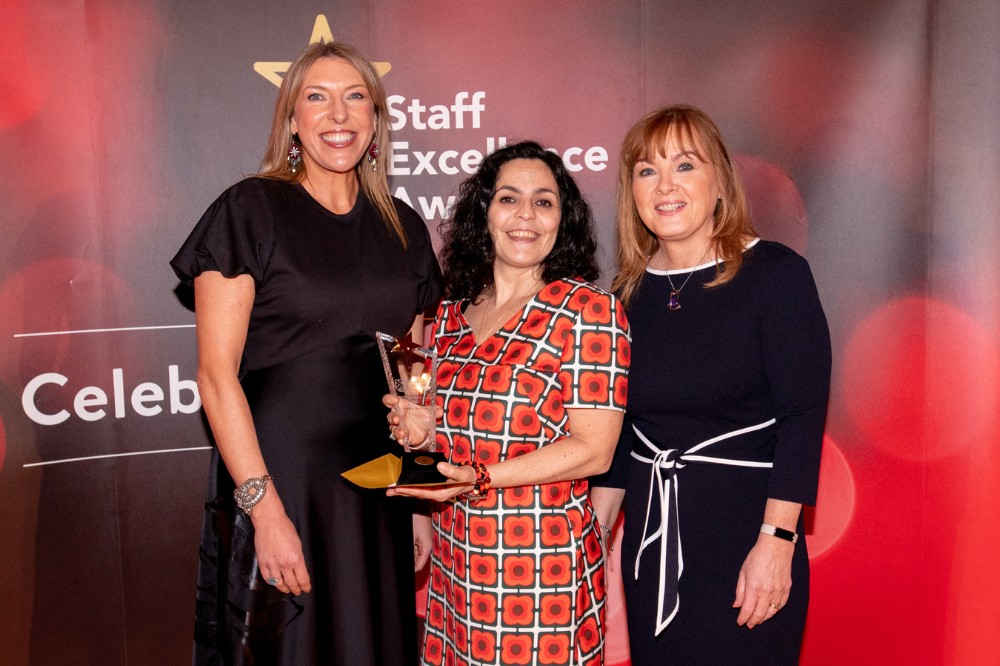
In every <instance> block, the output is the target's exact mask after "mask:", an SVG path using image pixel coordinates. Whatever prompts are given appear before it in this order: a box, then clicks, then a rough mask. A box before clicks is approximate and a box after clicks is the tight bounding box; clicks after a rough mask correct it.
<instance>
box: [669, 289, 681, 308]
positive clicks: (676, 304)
mask: <svg viewBox="0 0 1000 666" xmlns="http://www.w3.org/2000/svg"><path fill="white" fill-rule="evenodd" d="M667 309H668V310H670V311H674V310H680V309H681V292H679V291H677V290H676V289H671V290H670V301H669V302H668V303H667Z"/></svg>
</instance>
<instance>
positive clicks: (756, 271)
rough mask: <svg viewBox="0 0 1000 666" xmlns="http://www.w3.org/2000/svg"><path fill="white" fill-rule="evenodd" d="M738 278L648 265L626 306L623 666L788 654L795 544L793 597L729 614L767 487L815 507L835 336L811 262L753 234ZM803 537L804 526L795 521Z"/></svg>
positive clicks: (801, 593)
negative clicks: (627, 652) (747, 615)
mask: <svg viewBox="0 0 1000 666" xmlns="http://www.w3.org/2000/svg"><path fill="white" fill-rule="evenodd" d="M744 257H745V261H744V264H743V266H742V268H741V270H740V272H739V273H738V274H737V276H736V277H735V278H734V279H733V280H732V281H731V282H729V283H728V284H726V285H723V286H721V287H715V288H705V287H704V284H705V283H707V282H710V281H711V280H712V279H714V278H715V275H716V271H715V265H714V263H712V264H706V265H704V266H699V267H696V268H695V269H693V271H694V272H693V274H692V271H691V270H688V271H672V272H670V273H669V278H672V279H673V282H674V284H676V285H680V284H682V283H684V281H685V280H686V279H687V276H688V275H691V279H690V282H687V283H686V286H684V287H683V290H682V292H681V294H680V304H681V309H680V310H670V309H669V308H668V307H667V305H668V300H669V294H670V291H671V286H670V282H669V279H668V274H667V272H665V271H654V270H647V272H646V274H645V276H644V277H643V281H642V283H641V285H640V288H639V291H638V293H637V294H636V295H635V297H634V298H633V300H632V303H631V304H630V307H629V309H628V317H629V323H630V324H631V327H632V368H631V374H630V376H629V397H628V409H627V412H626V419H625V424H624V426H623V428H622V437H621V440H620V441H619V444H618V449H617V452H616V456H615V463H614V465H613V466H612V470H611V474H610V478H608V479H604V480H602V481H600V482H599V484H600V485H605V486H612V487H619V488H626V493H625V502H624V505H623V510H624V512H625V529H624V536H623V544H622V558H621V561H622V564H621V566H622V578H623V579H624V581H625V595H626V607H627V615H628V625H629V643H630V647H631V652H632V663H633V664H636V666H649V665H652V664H656V665H659V664H768V665H774V664H795V663H798V654H799V648H800V645H801V641H802V632H803V629H804V625H805V617H806V606H807V604H808V599H809V560H808V554H807V552H806V544H805V539H802V538H800V540H799V542H798V544H797V545H796V546H795V554H794V557H793V562H792V590H791V596H790V597H789V599H788V603H787V605H786V606H785V607H784V608H782V609H781V610H780V611H779V612H778V613H777V614H775V615H774V617H773V618H772V619H770V620H768V621H766V622H764V623H762V624H760V625H758V626H756V627H754V628H753V629H752V630H751V629H747V628H746V627H740V626H738V625H737V624H736V618H737V615H738V614H739V609H736V608H733V607H732V605H733V600H734V599H735V597H736V582H737V578H738V576H739V572H740V568H741V567H742V565H743V561H744V560H745V559H746V556H747V554H748V553H749V552H750V549H751V548H752V547H753V545H754V543H755V542H756V541H757V537H758V532H759V530H760V526H761V523H762V521H763V517H764V506H765V504H766V502H767V499H768V498H769V497H772V498H775V499H780V500H787V501H791V502H800V503H803V504H813V503H814V502H815V499H816V484H817V479H818V474H819V458H820V450H821V446H822V437H823V425H824V420H825V415H826V405H827V397H828V393H829V385H830V364H831V357H830V337H829V330H828V328H827V323H826V318H825V316H824V314H823V309H822V307H821V305H820V302H819V296H818V294H817V292H816V286H815V283H814V282H813V278H812V274H811V273H810V271H809V266H808V265H807V264H806V261H805V260H804V259H803V258H802V257H800V256H799V255H797V254H795V253H794V252H793V251H791V250H789V249H788V248H786V247H785V246H783V245H780V244H778V243H773V242H768V241H756V242H755V243H754V244H753V245H752V246H751V247H749V248H748V249H747V250H746V252H745V254H744ZM797 532H798V533H799V534H800V535H802V534H803V523H802V519H801V518H800V519H799V524H798V528H797Z"/></svg>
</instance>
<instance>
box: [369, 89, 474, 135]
mask: <svg viewBox="0 0 1000 666" xmlns="http://www.w3.org/2000/svg"><path fill="white" fill-rule="evenodd" d="M468 99H469V93H468V92H467V91H461V92H457V93H455V103H454V104H452V105H451V106H446V105H444V104H435V105H434V106H432V107H430V108H428V107H426V106H424V105H423V104H421V103H420V100H419V99H417V98H416V97H414V98H413V99H411V100H410V104H409V105H408V106H407V107H406V108H405V112H404V110H403V108H402V106H403V104H405V103H406V98H405V97H403V96H402V95H389V97H388V98H387V99H386V103H387V104H388V106H389V117H391V118H392V121H391V122H390V126H391V127H392V131H393V132H398V131H399V130H401V129H403V128H404V127H406V126H407V119H409V124H410V126H411V127H413V129H415V130H428V129H429V130H443V129H465V114H466V113H469V114H471V116H472V128H473V129H479V127H480V125H481V122H482V121H481V116H482V113H483V111H485V110H486V103H485V100H486V93H485V92H484V91H482V90H478V91H476V92H474V93H472V102H471V103H469V102H467V101H466V100H468ZM424 111H430V114H429V115H428V116H427V118H426V121H425V119H424V115H423V114H424ZM453 120H454V125H453V124H452V121H453Z"/></svg>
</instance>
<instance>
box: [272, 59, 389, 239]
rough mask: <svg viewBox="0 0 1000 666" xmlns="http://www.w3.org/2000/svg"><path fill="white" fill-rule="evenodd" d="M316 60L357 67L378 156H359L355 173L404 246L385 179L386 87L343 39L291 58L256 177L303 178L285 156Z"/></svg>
mask: <svg viewBox="0 0 1000 666" xmlns="http://www.w3.org/2000/svg"><path fill="white" fill-rule="evenodd" d="M320 58H339V59H341V60H345V61H347V63H349V64H350V65H351V66H352V67H354V69H356V70H358V73H359V74H361V78H362V79H364V81H365V85H366V86H367V87H368V93H369V94H370V95H371V99H372V104H373V106H374V107H375V136H374V141H375V143H376V145H378V146H379V147H380V148H381V149H382V154H381V155H379V157H378V158H377V160H376V164H375V169H374V170H373V169H372V168H371V166H370V165H369V164H368V160H366V159H362V160H361V161H360V162H359V163H358V164H357V165H355V167H354V175H355V176H356V177H357V179H358V182H359V183H360V184H361V189H362V190H364V193H365V196H367V197H368V199H369V201H371V202H372V203H373V204H374V205H375V208H376V209H377V210H378V212H379V213H380V214H381V215H382V219H383V220H384V221H385V224H386V226H387V227H389V229H390V230H391V231H392V232H393V233H395V234H396V236H398V237H399V240H400V242H401V243H402V244H403V247H406V245H407V242H406V232H405V231H404V230H403V225H402V223H401V222H400V221H399V214H398V213H397V212H396V207H395V205H393V202H392V196H391V195H390V194H389V182H388V181H387V180H386V165H387V164H388V159H389V152H390V151H389V139H390V133H389V114H388V111H387V105H386V99H385V88H384V87H383V86H382V79H380V78H379V75H378V72H376V71H375V67H374V66H373V65H372V64H371V63H370V62H369V61H368V59H367V58H365V57H364V56H363V55H362V54H361V52H360V51H358V50H357V49H356V48H354V47H353V46H351V45H350V44H345V43H343V42H329V43H327V44H310V45H309V46H307V47H306V48H305V49H303V50H302V52H301V53H299V55H298V56H296V57H295V61H294V62H292V64H291V66H290V67H289V68H288V71H287V72H286V73H285V78H284V80H283V81H282V82H281V89H280V90H279V91H278V100H277V101H276V102H275V104H274V118H273V120H272V121H271V134H270V136H269V137H268V139H267V148H266V149H265V151H264V159H263V160H262V161H261V163H260V172H259V173H258V174H257V175H258V176H260V177H262V178H273V179H275V180H284V181H287V182H290V183H299V182H302V180H303V178H305V175H306V174H305V163H303V164H301V166H300V168H299V169H298V170H297V171H296V172H294V173H293V172H292V169H291V167H289V165H288V160H287V159H286V158H287V156H288V147H289V145H290V144H291V142H292V126H291V122H292V116H293V115H294V114H295V101H296V100H297V99H298V97H299V93H301V92H302V86H303V84H304V82H305V78H306V73H307V72H308V71H309V68H310V67H312V65H313V63H315V62H316V61H317V60H319V59H320Z"/></svg>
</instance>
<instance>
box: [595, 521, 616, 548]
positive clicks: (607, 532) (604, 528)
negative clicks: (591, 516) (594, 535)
mask: <svg viewBox="0 0 1000 666" xmlns="http://www.w3.org/2000/svg"><path fill="white" fill-rule="evenodd" d="M597 526H598V527H600V528H601V531H602V532H604V538H605V539H607V540H608V544H609V545H608V550H609V551H613V550H614V549H615V544H613V543H611V530H610V529H608V526H607V525H605V524H604V523H597Z"/></svg>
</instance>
